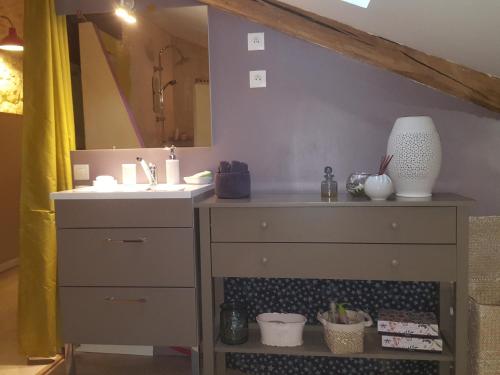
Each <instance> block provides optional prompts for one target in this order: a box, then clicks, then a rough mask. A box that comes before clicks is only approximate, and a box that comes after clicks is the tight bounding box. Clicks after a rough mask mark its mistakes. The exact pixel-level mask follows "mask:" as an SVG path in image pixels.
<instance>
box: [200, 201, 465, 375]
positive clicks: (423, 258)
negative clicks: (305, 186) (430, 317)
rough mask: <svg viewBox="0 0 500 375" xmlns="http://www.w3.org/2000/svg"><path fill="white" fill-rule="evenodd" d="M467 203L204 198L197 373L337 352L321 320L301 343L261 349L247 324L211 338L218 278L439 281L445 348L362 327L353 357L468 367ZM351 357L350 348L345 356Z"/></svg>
mask: <svg viewBox="0 0 500 375" xmlns="http://www.w3.org/2000/svg"><path fill="white" fill-rule="evenodd" d="M471 203H472V201H471V200H469V199H466V198H463V197H460V196H457V195H453V194H436V195H434V196H433V197H432V199H424V200H422V199H404V200H403V199H393V200H389V201H382V202H374V201H369V200H365V199H353V198H350V197H348V196H341V197H340V198H339V199H338V200H335V201H329V200H322V199H321V197H319V194H318V195H307V194H294V195H292V194H269V195H255V196H252V198H251V199H246V200H225V199H224V200H223V199H217V198H215V197H212V198H208V199H206V200H204V201H202V202H200V203H198V204H197V205H196V207H198V209H199V220H200V244H201V250H200V251H201V255H200V256H201V280H202V332H203V335H202V336H203V339H202V348H203V369H204V374H205V375H212V374H214V373H216V374H222V373H224V371H225V353H229V352H239V353H261V354H287V355H301V356H335V355H334V354H332V353H331V352H330V351H329V349H328V348H327V346H326V344H325V343H324V342H323V337H322V331H321V329H320V328H319V327H306V330H305V332H304V345H303V346H301V347H297V348H275V347H266V346H263V345H262V344H260V342H259V332H258V329H257V328H256V327H255V326H252V327H251V329H250V339H249V341H248V342H247V343H245V344H243V345H235V346H230V345H224V344H222V343H221V342H220V341H219V340H218V321H219V304H220V303H221V302H222V301H223V299H224V291H223V278H224V277H252V278H254V277H265V278H304V279H318V278H322V279H343V280H393V281H434V282H439V283H440V310H441V312H440V326H441V330H442V334H443V336H444V339H445V341H446V346H445V350H444V351H443V353H439V354H435V353H421V352H407V351H393V350H386V349H382V348H381V344H380V337H379V336H378V334H377V333H376V330H375V329H371V330H368V332H367V335H366V339H365V352H364V353H362V354H356V355H351V356H352V357H358V358H375V359H394V360H426V361H438V362H439V363H440V375H444V374H446V375H450V374H455V375H466V374H468V372H467V295H468V287H467V280H468V278H467V264H468V263H467V244H468V242H467V241H468V240H467V230H468V208H469V206H470V204H471ZM343 357H349V355H343Z"/></svg>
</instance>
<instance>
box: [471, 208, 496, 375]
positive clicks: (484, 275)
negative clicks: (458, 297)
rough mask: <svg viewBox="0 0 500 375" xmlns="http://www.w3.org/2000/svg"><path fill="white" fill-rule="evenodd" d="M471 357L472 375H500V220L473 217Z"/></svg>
mask: <svg viewBox="0 0 500 375" xmlns="http://www.w3.org/2000/svg"><path fill="white" fill-rule="evenodd" d="M469 258H470V260H469V278H470V283H469V294H470V296H471V298H470V301H469V312H470V320H469V335H470V345H469V357H470V368H471V374H472V375H498V374H500V217H471V219H470V243H469Z"/></svg>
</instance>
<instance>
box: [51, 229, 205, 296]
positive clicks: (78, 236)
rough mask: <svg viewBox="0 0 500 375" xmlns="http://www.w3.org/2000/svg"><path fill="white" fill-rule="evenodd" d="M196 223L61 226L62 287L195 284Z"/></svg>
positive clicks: (59, 281) (59, 235)
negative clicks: (191, 225)
mask: <svg viewBox="0 0 500 375" xmlns="http://www.w3.org/2000/svg"><path fill="white" fill-rule="evenodd" d="M193 236H194V235H193V229H192V228H126V229H118V228H115V229H113V228H112V229H59V230H58V232H57V242H58V276H59V277H58V283H59V285H61V286H155V287H194V286H195V274H194V273H195V260H194V244H193Z"/></svg>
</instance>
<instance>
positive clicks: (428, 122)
mask: <svg viewBox="0 0 500 375" xmlns="http://www.w3.org/2000/svg"><path fill="white" fill-rule="evenodd" d="M387 155H394V157H393V159H392V161H391V163H390V164H389V167H388V169H387V171H388V173H389V176H391V178H392V181H393V182H394V188H395V190H396V195H397V196H400V197H409V198H423V197H430V196H431V195H432V189H433V187H434V184H435V182H436V179H437V177H438V175H439V171H440V169H441V141H440V139H439V134H438V132H437V130H436V127H435V126H434V122H433V121H432V119H431V118H430V117H427V116H415V117H401V118H398V119H397V120H396V122H395V124H394V127H393V128H392V132H391V135H390V136H389V142H388V144H387Z"/></svg>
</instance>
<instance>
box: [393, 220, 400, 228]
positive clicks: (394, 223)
mask: <svg viewBox="0 0 500 375" xmlns="http://www.w3.org/2000/svg"><path fill="white" fill-rule="evenodd" d="M398 226H399V225H398V223H396V222H395V221H394V222H393V223H392V224H391V227H392V229H398Z"/></svg>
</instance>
